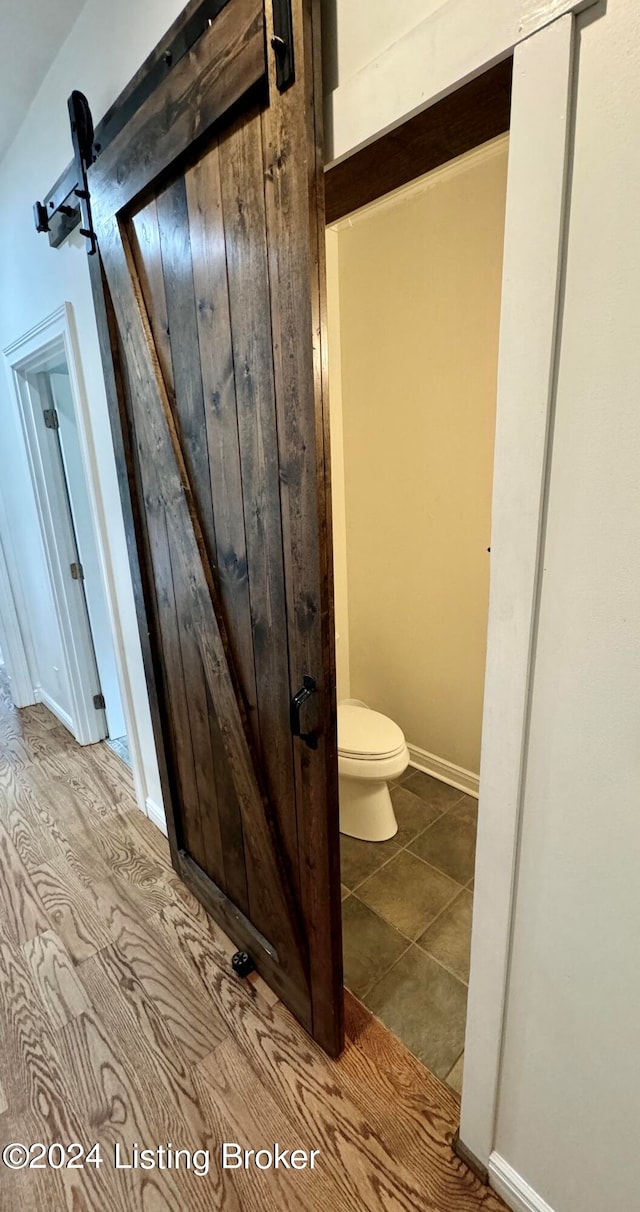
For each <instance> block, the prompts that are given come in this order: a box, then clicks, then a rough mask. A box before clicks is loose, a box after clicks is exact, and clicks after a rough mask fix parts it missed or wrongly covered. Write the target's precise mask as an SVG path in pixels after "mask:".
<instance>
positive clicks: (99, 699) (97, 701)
mask: <svg viewBox="0 0 640 1212" xmlns="http://www.w3.org/2000/svg"><path fill="white" fill-rule="evenodd" d="M93 705H94V707H95V709H96V711H104V709H105V707H106V705H107V704H106V703H105V701H104V695H103V694H94V696H93Z"/></svg>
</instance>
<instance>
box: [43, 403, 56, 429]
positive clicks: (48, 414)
mask: <svg viewBox="0 0 640 1212" xmlns="http://www.w3.org/2000/svg"><path fill="white" fill-rule="evenodd" d="M42 415H43V417H44V423H45V425H46V427H47V429H58V428H59V425H58V414H57V412H56V410H55V408H45V409H44V410H43V413H42Z"/></svg>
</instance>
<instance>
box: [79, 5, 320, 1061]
mask: <svg viewBox="0 0 640 1212" xmlns="http://www.w3.org/2000/svg"><path fill="white" fill-rule="evenodd" d="M194 8H195V6H194V5H193V4H192V5H191V6H189V10H188V14H193V12H194ZM217 8H218V9H221V11H219V12H218V15H216V16H215V17H214V18H213V19H210V20H209V23H208V25H207V24H206V23H205V28H204V32H203V33H201V35H200V36H199V37H198V38H197V39H196V40H195V41H194V42H193V44H192V45H191V46H190V48H189V49H188V50H186V53H184V54H182V56H181V57H180V58H179V59H178V60H177V61H175V59H174V61H173V62H171V59H167V57H166V56H165V63H167V64H168V66H167V68H166V70H165V71H164V74H163V78H162V80H161V82H160V83H159V84H158V85H157V87H155V89H154V90H153V92H152V93H151V94H150V95H148V96H147V97H146V99H145V100H144V101H143V102H142V103H141V104H140V105H137V106H136V105H135V104H134V100H135V90H134V91H133V93H132V92H131V90H129V96H128V102H127V104H128V107H129V111H130V116H129V117H128V120H127V121H126V123H125V124H124V125H123V126H122V128H121V129H120V131H119V133H118V134H117V135H116V136H115V137H114V138H113V139H112V141H111V142H110V143H109V145H108V146H107V147H106V148H105V149H104V150H103V151H101V152H100V154H99V155H98V157H97V159H96V160H95V163H93V165H92V166H91V167H90V168H89V170H88V187H89V191H90V198H91V210H92V218H93V226H94V230H95V234H96V237H97V247H98V255H97V256H91V257H90V265H91V269H92V279H93V285H94V295H95V299H96V310H97V313H98V320H99V326H100V328H101V342H102V350H103V359H104V364H105V372H106V379H107V387H108V390H109V392H110V395H111V410H112V421H113V427H114V439H115V444H116V451H117V452H119V457H120V464H121V467H120V471H121V483H122V486H123V498H124V506H125V516H126V517H128V518H129V531H130V534H129V539H130V549H131V553H132V567H133V573H134V583H136V584H137V586H138V598H139V601H138V606H139V614H140V620H141V634H142V638H143V648H144V650H145V652H146V659H147V676H148V679H149V684H150V688H151V692H152V699H153V701H154V711H155V717H156V720H155V722H156V740H157V746H158V750H159V755H160V759H161V765H164V771H163V778H164V790H165V797H166V798H165V803H166V807H167V812H168V823H169V837H170V844H171V853H172V858H173V863H174V866H175V868H176V870H177V871H178V872H179V874H180V875H181V877H182V879H183V880H184V881H185V883H186V884H187V885H188V886H189V888H190V889H191V890H192V891H193V892H194V893H195V894H196V896H198V897H199V899H200V900H201V902H202V903H203V905H204V906H205V907H206V908H207V910H208V911H209V912H210V913H211V914H212V916H213V917H215V918H216V919H217V920H218V921H219V922H220V923H221V925H222V926H223V928H224V929H225V930H226V931H227V932H228V933H229V934H230V935H231V937H232V938H233V939H234V941H235V942H236V943H237V944H238V945H239V946H240V947H241V948H242V949H244V950H246V951H247V952H248V953H249V954H250V956H251V957H252V959H253V960H254V962H255V964H256V967H257V969H258V970H259V971H260V973H261V974H262V975H263V976H264V978H265V979H266V980H267V981H268V982H269V984H270V985H271V986H272V987H273V988H274V989H275V990H276V991H277V993H278V994H279V996H280V997H281V998H282V1000H283V1001H284V1002H285V1003H286V1004H287V1005H288V1006H289V1007H290V1008H291V1010H292V1011H293V1013H294V1014H295V1015H296V1016H297V1018H298V1019H299V1020H300V1022H301V1023H303V1025H304V1026H305V1027H306V1029H307V1030H308V1031H309V1032H310V1033H311V1034H312V1035H313V1036H314V1037H315V1038H316V1039H317V1040H318V1041H319V1042H320V1043H321V1044H322V1046H323V1047H324V1048H326V1049H327V1051H329V1052H331V1053H334V1054H335V1053H337V1052H338V1051H339V1050H340V1048H341V1047H342V1042H343V1026H342V963H341V942H340V887H339V844H338V843H339V836H338V794H337V759H336V727H335V702H334V648H333V608H332V593H331V548H330V534H329V520H328V516H327V515H328V505H327V499H328V485H327V483H326V479H325V450H324V445H325V437H324V429H325V425H324V412H323V400H322V350H321V335H322V295H323V290H324V282H323V274H324V266H323V240H324V216H323V203H322V180H321V178H322V155H321V151H322V149H321V138H320V132H321V125H320V104H321V97H320V93H319V63H320V58H319V45H318V35H319V31H318V28H317V24H318V22H319V15H318V12H317V9H318V6H317V5H315V4H313V3H312V2H311V0H294V2H293V4H292V6H291V9H292V11H290V10H289V6H288V5H287V4H282V3H277V4H276V3H273V4H272V0H266V3H265V4H264V5H263V0H229V2H228V3H227V4H225V5H224V6H221V5H220V4H218V5H217ZM272 9H274V10H276V13H275V20H276V27H275V29H274V13H273V11H272ZM289 15H290V16H291V29H292V34H291V33H290V28H289V25H288V16H289ZM186 16H187V13H186V14H185V20H186ZM176 25H177V27H178V28H179V27H180V21H179V22H178V23H176ZM174 28H175V27H174ZM161 54H162V48H159V50H158V52H157V53H156V54H155V55H154V56H152V57H151V60H152V61H153V62H154V65H155V67H157V64H158V62H159V60H160V57H161ZM151 60H150V62H151ZM143 71H144V69H143ZM125 92H127V90H125ZM123 96H124V94H123ZM132 97H133V98H134V100H132Z"/></svg>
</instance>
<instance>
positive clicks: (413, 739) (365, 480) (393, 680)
mask: <svg viewBox="0 0 640 1212" xmlns="http://www.w3.org/2000/svg"><path fill="white" fill-rule="evenodd" d="M506 166H507V140H506V137H505V138H502V139H500V140H496V141H494V142H493V143H491V144H488V145H486V146H485V147H484V148H481V149H477V150H476V151H474V152H471V153H469V155H467V156H465V157H462V158H461V159H460V160H459V161H457V162H455V163H454V164H452V165H450V166H448V167H445V168H444V169H442V170H438V171H436V172H435V173H433V174H430V175H429V176H428V177H426V178H423V179H422V181H421V182H419V183H416V184H414V185H412V186H410V187H408V188H406V189H404V190H402V191H398V193H396V194H395V195H392V196H391V197H390V198H388V199H383V200H381V201H380V202H378V203H375V204H374V205H372V206H371V207H368V208H366V209H365V210H363V211H361V212H359V213H358V214H357V215H355V216H353V217H351V218H350V219H347V220H343V221H342V222H341V223H340V224H338V225H337V243H338V256H337V262H338V269H337V272H338V278H339V317H338V321H337V322H336V317H335V311H334V314H333V315H331V314H330V329H329V331H330V335H331V333H332V330H333V331H334V341H333V346H334V348H333V350H332V352H331V364H332V369H333V376H332V380H331V386H332V391H333V393H334V397H335V396H336V395H337V396H338V401H337V407H336V404H335V400H334V411H335V414H337V415H334V417H333V429H334V439H333V440H334V444H335V443H336V433H338V437H337V445H338V449H339V448H340V445H341V439H340V435H339V426H340V416H339V413H340V412H342V424H343V432H342V440H343V445H344V468H345V472H344V493H345V496H344V501H345V516H346V566H347V569H346V580H347V584H346V585H345V583H344V577H343V576H342V575H340V567H341V564H340V562H338V575H337V579H336V594H337V612H338V617H339V618H340V619H344V617H345V613H346V608H347V602H346V598H347V596H348V617H349V666H350V693H351V695H352V696H353V697H355V698H361V699H363V700H364V701H365V702H367V703H368V704H369V705H370V706H372V707H375V708H377V709H378V710H380V711H383V712H385V713H386V714H388V715H390V716H391V717H392V718H393V719H395V720H397V722H398V723H399V724H400V726H401V727H402V729H403V730H404V732H405V735H406V737H407V740H408V741H409V743H410V744H412V745H414V746H417V747H419V748H420V749H423V750H425V751H427V752H428V753H431V754H435V755H436V756H437V757H439V758H442V759H444V760H445V761H448V762H451V763H453V764H455V765H458V766H461V767H463V768H465V769H467V770H471V771H473V772H475V773H477V771H478V769H479V755H480V727H481V714H482V691H483V679H484V664H485V633H486V625H487V603H488V584H489V560H490V556H489V555H488V554H487V547H488V546H489V544H490V501H491V479H492V456H493V438H494V418H495V395H496V366H497V350H498V323H499V305H500V279H501V262H502V244H503V234H504V233H503V226H504V202H505V186H506ZM335 261H336V259H335V257H331V256H330V258H329V272H330V275H331V273H332V265H333V266H334V269H333V273H334V274H335ZM334 297H335V283H334V282H331V281H330V290H329V302H330V309H331V300H332V298H334ZM334 308H335V303H334ZM338 326H339V332H340V348H339V350H336V348H335V346H336V340H335V329H336V328H337V327H338ZM339 473H340V467H339V461H338V465H337V466H336V465H334V479H335V481H336V483H335V486H334V503H335V505H336V509H335V513H336V534H337V549H338V551H340V550H341V547H342V541H343V540H342V536H341V535H340V533H339V532H340V514H341V510H340V501H339V499H338V498H339V495H340V475H339ZM341 628H342V630H344V624H343V623H341ZM340 689H341V688H340V686H339V693H340Z"/></svg>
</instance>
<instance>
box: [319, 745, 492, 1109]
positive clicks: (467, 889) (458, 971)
mask: <svg viewBox="0 0 640 1212" xmlns="http://www.w3.org/2000/svg"><path fill="white" fill-rule="evenodd" d="M391 798H392V800H393V806H394V809H395V813H396V817H397V820H398V832H397V834H396V836H395V837H394V838H392V839H391V841H389V842H361V841H358V840H357V839H356V838H352V837H346V836H344V835H343V836H342V838H341V856H342V885H343V888H342V892H343V904H342V915H343V916H342V928H343V940H344V967H345V984H346V986H347V988H348V989H350V990H351V992H352V993H354V994H355V996H356V997H358V998H360V1000H361V1001H363V1002H364V1004H365V1005H366V1006H368V1007H369V1009H370V1010H372V1011H373V1013H374V1014H376V1015H377V1016H378V1018H380V1019H381V1020H382V1022H383V1023H385V1025H386V1026H387V1027H388V1028H389V1030H390V1031H393V1033H394V1035H397V1036H398V1037H399V1038H400V1039H401V1040H402V1041H403V1042H404V1043H405V1044H406V1045H407V1047H408V1048H410V1050H411V1051H412V1052H413V1053H414V1055H415V1056H417V1057H418V1058H419V1060H421V1061H422V1063H423V1064H424V1065H426V1067H427V1068H428V1069H430V1070H431V1071H432V1072H433V1073H435V1074H436V1075H437V1076H438V1077H441V1078H443V1079H445V1080H446V1081H447V1082H448V1083H449V1085H451V1086H453V1088H454V1089H455V1090H458V1091H460V1088H461V1084H462V1065H463V1049H464V1030H465V1020H466V1010H467V983H468V980H469V947H470V942H471V911H472V904H473V868H474V859H475V844H476V822H477V808H478V804H477V800H475V799H474V798H473V797H472V796H469V795H464V794H463V792H461V791H457V790H456V789H455V788H454V787H449V786H448V785H447V784H446V783H441V782H439V781H438V780H437V779H433V778H431V777H430V775H428V774H423V773H422V772H421V771H419V770H414V769H413V768H412V767H411V766H410V767H409V768H408V770H407V771H406V773H405V775H404V776H403V777H402V779H400V780H399V781H398V782H397V783H396V784H395V785H394V786H393V787H392V789H391Z"/></svg>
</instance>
